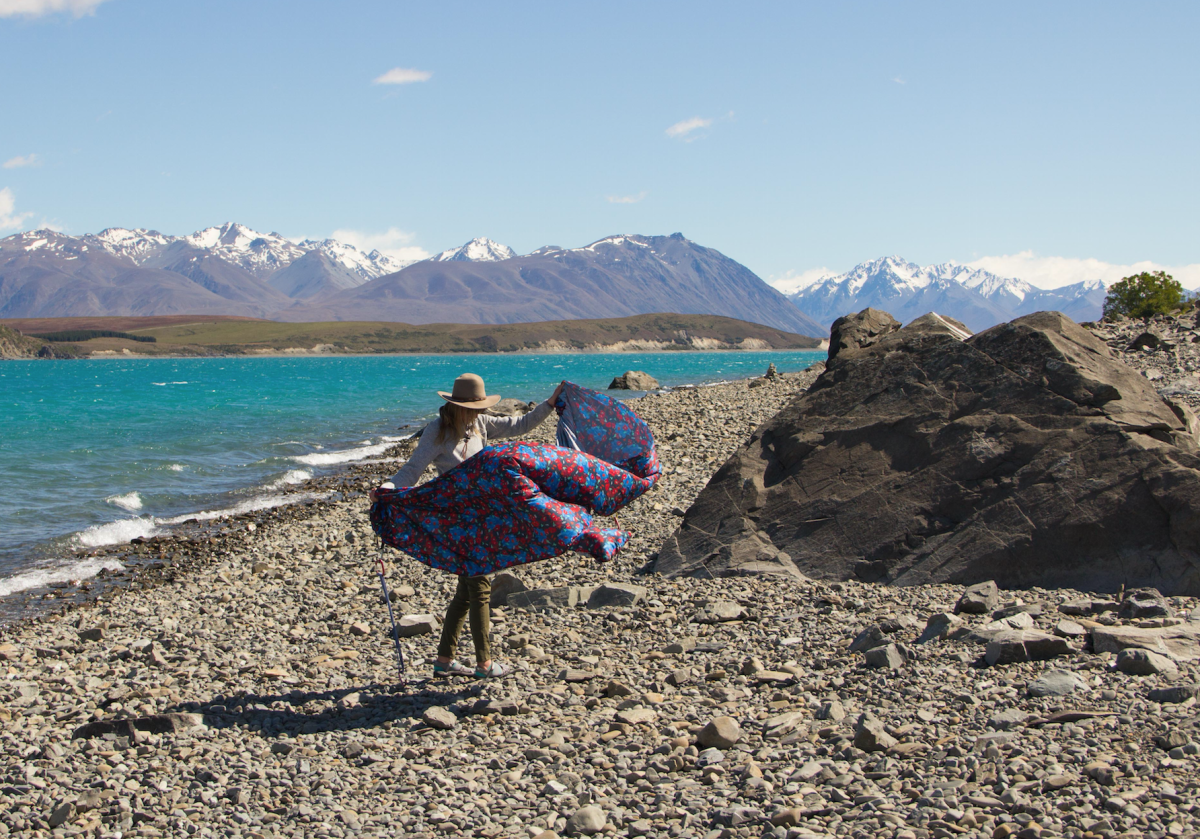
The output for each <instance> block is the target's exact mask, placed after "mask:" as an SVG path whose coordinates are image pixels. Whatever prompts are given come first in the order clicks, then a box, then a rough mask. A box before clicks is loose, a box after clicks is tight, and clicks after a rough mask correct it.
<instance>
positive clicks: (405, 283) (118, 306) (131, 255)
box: [0, 223, 826, 336]
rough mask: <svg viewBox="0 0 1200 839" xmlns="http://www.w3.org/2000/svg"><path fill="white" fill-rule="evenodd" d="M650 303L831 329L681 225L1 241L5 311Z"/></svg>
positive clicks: (275, 311) (487, 309) (263, 312)
mask: <svg viewBox="0 0 1200 839" xmlns="http://www.w3.org/2000/svg"><path fill="white" fill-rule="evenodd" d="M654 312H676V313H680V314H714V315H723V316H726V317H732V318H737V319H740V320H746V321H750V322H753V323H761V324H765V325H768V326H772V327H775V328H777V329H783V330H786V331H788V332H792V333H799V334H804V335H812V336H816V335H823V334H824V333H825V331H826V330H824V329H823V328H822V327H821V326H820V325H819V324H818V323H816V322H815V321H813V320H812V319H811V318H809V317H807V316H806V315H805V314H804V313H803V312H802V311H800V310H799V309H798V308H797V307H796V306H794V305H792V303H790V302H789V301H788V299H787V298H786V297H785V296H784V295H783V294H781V293H780V292H779V291H777V290H776V289H774V288H772V287H771V286H769V285H767V284H766V283H765V282H763V281H762V280H761V279H760V278H759V277H758V276H757V275H755V274H754V273H753V272H752V271H750V270H749V269H748V268H746V267H745V266H743V265H740V264H739V263H737V262H735V261H734V260H732V259H730V258H729V257H727V256H725V255H724V254H722V253H720V252H718V251H715V250H712V249H711V248H705V247H702V246H700V245H697V244H696V243H694V242H691V241H689V240H688V239H685V238H684V237H683V235H682V234H679V233H676V234H673V235H671V236H640V235H624V236H609V237H606V238H604V239H600V240H598V241H595V242H593V243H591V244H590V245H587V246H585V247H581V248H560V247H556V246H546V247H542V248H539V249H537V250H536V251H534V252H533V253H530V254H527V255H525V256H517V255H516V254H515V253H514V252H513V250H512V249H511V248H508V247H506V246H504V245H500V244H498V243H496V242H493V241H491V240H489V239H483V238H480V239H474V240H472V241H470V242H468V243H466V244H465V245H463V246H462V247H460V248H454V249H451V250H448V251H443V252H442V253H440V254H438V255H437V256H436V257H434V258H432V259H427V260H424V261H421V262H416V263H412V264H408V265H405V264H404V263H401V262H397V261H396V260H394V259H391V258H390V257H388V256H386V255H385V254H383V253H381V252H379V251H371V252H370V253H364V252H362V251H360V250H359V249H357V248H355V247H353V246H352V245H348V244H345V243H342V242H338V241H336V240H333V239H326V240H323V241H317V240H311V239H310V240H304V241H301V242H295V241H292V240H290V239H287V238H285V237H283V236H280V235H279V234H277V233H270V234H263V233H259V232H257V231H255V230H252V229H250V228H248V227H245V226H243V225H240V224H234V223H229V224H224V225H222V226H220V227H210V228H207V229H205V230H201V231H198V232H196V233H193V234H191V235H189V236H178V237H177V236H168V235H164V234H162V233H159V232H157V231H153V230H142V229H139V230H127V229H124V228H109V229H107V230H104V231H102V232H100V233H98V234H88V235H84V236H68V235H66V234H63V233H59V232H56V231H53V230H36V231H31V232H26V233H18V234H16V235H13V236H9V237H7V238H5V239H0V318H29V317H87V316H131V315H136V316H150V315H174V314H209V315H216V314H221V315H240V316H248V317H260V318H271V319H275V320H286V321H325V320H334V321H337V320H370V321H398V322H405V323H410V324H422V323H516V322H528V321H548V320H573V319H583V318H612V317H625V316H631V315H639V314H648V313H654Z"/></svg>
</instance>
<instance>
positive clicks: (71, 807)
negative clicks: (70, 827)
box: [50, 801, 75, 828]
mask: <svg viewBox="0 0 1200 839" xmlns="http://www.w3.org/2000/svg"><path fill="white" fill-rule="evenodd" d="M73 818H75V802H74V801H64V802H63V803H61V804H59V805H58V806H57V807H55V808H54V811H53V812H52V813H50V827H52V828H54V827H59V826H60V825H64V824H66V823H67V822H69V821H71V819H73Z"/></svg>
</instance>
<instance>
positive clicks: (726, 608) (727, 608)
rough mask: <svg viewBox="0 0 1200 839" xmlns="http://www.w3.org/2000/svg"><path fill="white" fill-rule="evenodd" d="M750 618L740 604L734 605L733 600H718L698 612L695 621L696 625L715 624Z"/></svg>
mask: <svg viewBox="0 0 1200 839" xmlns="http://www.w3.org/2000/svg"><path fill="white" fill-rule="evenodd" d="M748 617H749V613H748V612H747V611H746V609H745V607H744V606H742V605H741V604H740V603H734V602H733V601H732V600H717V601H715V602H713V603H709V604H707V605H706V606H704V607H703V608H701V609H700V610H699V611H698V612H696V616H695V618H693V620H694V621H695V622H696V623H705V624H713V623H725V622H727V621H740V620H746V618H748Z"/></svg>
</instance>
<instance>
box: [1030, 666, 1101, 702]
mask: <svg viewBox="0 0 1200 839" xmlns="http://www.w3.org/2000/svg"><path fill="white" fill-rule="evenodd" d="M1077 690H1087V682H1085V681H1084V680H1083V679H1081V678H1079V676H1077V675H1076V674H1074V673H1072V672H1070V671H1069V670H1047V671H1046V672H1045V673H1043V674H1042V675H1040V676H1038V677H1037V678H1036V679H1034V680H1033V681H1032V682H1030V683H1029V684H1028V685H1027V686H1026V687H1025V692H1026V693H1027V694H1029V695H1030V696H1035V697H1037V696H1066V695H1067V694H1068V693H1072V692H1074V691H1077Z"/></svg>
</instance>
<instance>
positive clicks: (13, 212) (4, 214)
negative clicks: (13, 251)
mask: <svg viewBox="0 0 1200 839" xmlns="http://www.w3.org/2000/svg"><path fill="white" fill-rule="evenodd" d="M31 215H33V213H18V212H17V199H16V197H15V196H14V195H13V192H12V190H11V189H9V188H8V187H4V189H0V230H13V229H15V228H17V227H20V226H21V225H23V224H24V223H25V219H27V218H29V217H30V216H31Z"/></svg>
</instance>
